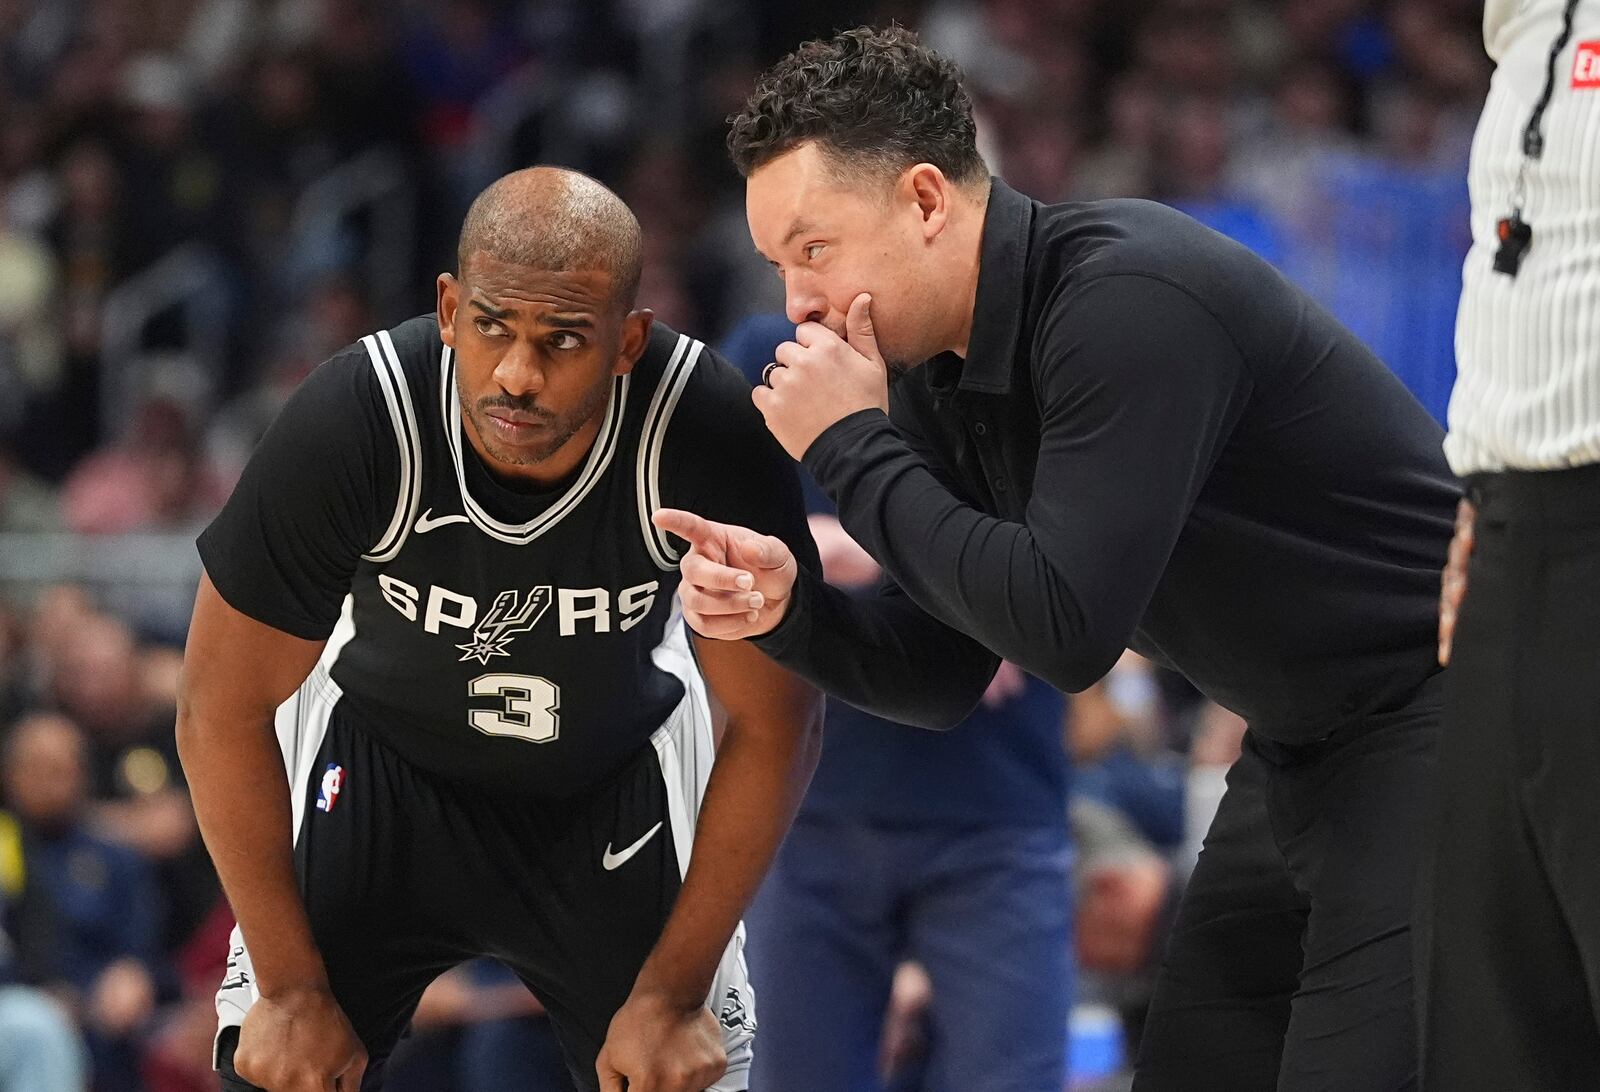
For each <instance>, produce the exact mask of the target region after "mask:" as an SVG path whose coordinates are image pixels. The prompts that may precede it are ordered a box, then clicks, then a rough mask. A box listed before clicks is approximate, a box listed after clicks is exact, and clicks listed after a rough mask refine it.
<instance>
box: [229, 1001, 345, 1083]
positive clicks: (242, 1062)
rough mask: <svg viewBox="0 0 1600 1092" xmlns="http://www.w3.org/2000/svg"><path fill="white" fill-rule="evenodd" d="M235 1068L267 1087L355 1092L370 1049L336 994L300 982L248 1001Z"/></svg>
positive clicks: (252, 1080)
mask: <svg viewBox="0 0 1600 1092" xmlns="http://www.w3.org/2000/svg"><path fill="white" fill-rule="evenodd" d="M233 1070H234V1072H235V1073H237V1074H238V1075H239V1076H240V1077H242V1078H244V1079H245V1080H247V1081H249V1082H250V1083H251V1084H253V1085H256V1086H257V1087H259V1088H264V1089H266V1090H267V1092H357V1089H359V1088H360V1087H361V1078H362V1076H363V1075H364V1074H365V1073H366V1071H367V1052H366V1049H365V1048H364V1047H363V1046H362V1045H361V1040H360V1039H358V1038H356V1033H355V1029H354V1028H352V1027H351V1026H350V1021H349V1019H348V1018H347V1017H346V1016H345V1014H344V1010H343V1009H341V1008H340V1007H339V1003H338V1002H337V1001H335V1000H334V999H333V994H332V993H330V992H328V990H327V988H326V987H323V988H316V987H305V986H302V987H296V988H294V989H290V990H285V991H283V992H282V993H278V994H274V995H272V996H270V997H269V996H267V995H265V994H263V995H262V996H261V997H260V998H259V999H258V1000H257V1001H256V1003H255V1004H253V1005H251V1006H250V1011H249V1012H247V1013H245V1017H244V1024H243V1025H242V1026H241V1027H240V1029H239V1048H238V1050H236V1051H235V1052H234V1055H233Z"/></svg>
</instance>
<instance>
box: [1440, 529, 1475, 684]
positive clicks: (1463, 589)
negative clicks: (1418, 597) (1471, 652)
mask: <svg viewBox="0 0 1600 1092" xmlns="http://www.w3.org/2000/svg"><path fill="white" fill-rule="evenodd" d="M1477 518H1478V510H1477V509H1476V508H1474V507H1473V506H1472V502H1471V501H1469V500H1466V499H1465V498H1463V499H1462V501H1461V503H1460V504H1459V505H1457V506H1456V533H1455V537H1454V538H1452V539H1451V540H1450V554H1449V556H1448V558H1447V559H1446V560H1445V564H1444V572H1443V573H1441V574H1440V575H1439V666H1441V667H1444V666H1446V665H1448V664H1449V663H1450V646H1451V644H1452V643H1453V642H1454V641H1455V636H1456V616H1457V615H1459V614H1460V613H1461V603H1462V601H1463V600H1464V599H1466V597H1467V564H1468V563H1469V562H1470V561H1471V560H1472V535H1473V527H1474V524H1476V522H1477Z"/></svg>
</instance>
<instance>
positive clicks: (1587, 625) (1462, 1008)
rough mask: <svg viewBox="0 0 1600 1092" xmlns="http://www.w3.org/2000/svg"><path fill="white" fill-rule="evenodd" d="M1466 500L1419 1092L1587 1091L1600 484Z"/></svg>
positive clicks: (1593, 1000) (1597, 877) (1595, 1018)
mask: <svg viewBox="0 0 1600 1092" xmlns="http://www.w3.org/2000/svg"><path fill="white" fill-rule="evenodd" d="M1469 493H1470V495H1471V496H1472V497H1473V498H1474V500H1475V501H1476V503H1477V506H1478V517H1477V533H1476V543H1475V547H1474V552H1473V556H1472V561H1471V565H1470V567H1469V569H1468V575H1467V593H1466V601H1465V603H1464V604H1463V607H1462V612H1461V614H1460V615H1459V616H1458V620H1457V627H1456V635H1455V643H1454V648H1453V650H1452V653H1451V666H1450V670H1449V672H1448V673H1447V674H1448V676H1449V684H1448V686H1447V687H1446V704H1445V737H1444V744H1443V746H1442V748H1441V753H1440V780H1439V785H1440V788H1439V803H1440V822H1439V827H1438V836H1437V839H1436V846H1435V850H1434V854H1433V859H1432V862H1431V868H1430V876H1429V882H1428V884H1427V886H1426V889H1425V890H1426V895H1425V901H1424V903H1423V918H1422V921H1421V928H1419V930H1418V935H1419V941H1420V942H1421V945H1422V947H1421V955H1420V959H1419V968H1420V970H1421V972H1422V985H1423V993H1422V1035H1423V1048H1422V1050H1423V1080H1424V1086H1425V1088H1426V1089H1427V1092H1474V1090H1477V1089H1485V1090H1493V1092H1567V1090H1569V1089H1574V1090H1576V1089H1600V467H1588V468H1583V469H1579V470H1565V471H1555V472H1547V473H1507V474H1497V475H1492V476H1487V477H1484V478H1481V479H1474V480H1473V481H1472V482H1471V483H1470V490H1469Z"/></svg>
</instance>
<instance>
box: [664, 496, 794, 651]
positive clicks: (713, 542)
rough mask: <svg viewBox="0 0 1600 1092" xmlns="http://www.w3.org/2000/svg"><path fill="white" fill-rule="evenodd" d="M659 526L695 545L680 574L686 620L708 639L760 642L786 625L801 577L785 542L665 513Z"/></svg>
mask: <svg viewBox="0 0 1600 1092" xmlns="http://www.w3.org/2000/svg"><path fill="white" fill-rule="evenodd" d="M655 525H656V526H657V527H659V528H661V529H662V530H663V531H666V532H668V533H670V534H674V535H677V536H678V537H679V538H681V539H684V540H685V541H687V542H688V543H689V552H688V553H686V554H684V555H683V560H682V561H681V562H679V565H678V569H679V572H681V573H682V575H683V583H682V584H681V585H679V587H678V594H679V596H680V597H681V598H682V600H683V616H684V618H686V619H688V622H689V626H690V628H692V629H693V630H694V631H695V632H696V633H698V634H700V636H702V637H711V638H715V639H717V640H723V641H737V640H741V639H743V638H745V637H759V636H760V635H761V634H763V633H767V632H769V631H770V630H771V629H772V628H773V627H775V626H776V625H777V624H778V623H779V622H781V621H783V615H784V612H785V611H787V610H788V609H789V596H790V595H791V594H792V593H793V592H794V581H795V576H796V574H797V573H798V572H799V568H798V566H797V565H796V564H795V560H794V554H793V553H792V552H791V551H790V549H789V547H787V546H785V545H784V544H783V541H782V540H781V539H777V538H773V537H772V536H771V535H762V534H757V533H756V532H755V531H752V530H750V529H749V528H748V527H735V526H733V525H732V524H729V523H713V522H711V521H710V520H708V519H702V518H701V517H699V516H697V515H695V514H694V513H693V512H683V511H680V510H678V509H676V508H663V509H661V510H660V511H659V512H657V513H656V514H655Z"/></svg>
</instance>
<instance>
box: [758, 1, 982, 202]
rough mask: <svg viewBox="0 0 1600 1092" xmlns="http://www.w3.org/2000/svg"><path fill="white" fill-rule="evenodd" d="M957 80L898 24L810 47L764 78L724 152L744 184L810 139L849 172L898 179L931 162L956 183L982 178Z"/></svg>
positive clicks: (953, 70) (948, 63)
mask: <svg viewBox="0 0 1600 1092" xmlns="http://www.w3.org/2000/svg"><path fill="white" fill-rule="evenodd" d="M961 79H962V75H961V69H960V68H959V67H958V66H957V65H956V63H955V62H954V61H952V60H950V59H949V58H948V57H944V56H941V55H940V54H938V53H935V52H934V51H933V50H931V49H929V48H928V47H927V46H925V45H923V44H922V42H921V40H920V39H918V37H917V36H916V34H915V33H913V32H912V31H909V30H907V29H906V28H904V27H901V26H888V27H885V28H883V29H882V30H875V29H873V28H872V27H856V28H855V29H854V30H846V31H843V32H841V33H839V34H836V35H835V36H834V37H832V38H830V39H827V40H826V41H824V40H821V39H818V40H816V41H811V42H806V43H805V44H804V45H802V46H801V47H800V48H799V49H797V50H795V51H794V52H793V53H791V54H789V55H788V56H787V57H785V58H783V60H781V61H779V62H778V63H777V64H775V65H773V66H772V67H771V68H770V69H768V70H767V71H766V72H765V73H763V74H762V76H761V78H760V79H758V80H757V81H756V87H755V90H754V91H753V92H752V93H751V95H750V98H749V100H748V101H747V102H746V103H745V105H744V109H743V110H742V111H740V112H739V113H737V114H735V115H733V116H732V117H730V118H729V119H728V124H729V125H730V126H732V128H731V129H730V130H729V132H728V153H729V154H730V155H731V156H732V157H733V165H734V166H735V167H736V168H738V171H739V173H740V174H741V175H743V176H744V177H746V178H748V177H750V173H751V172H752V171H754V170H755V169H756V168H758V167H760V166H762V165H763V164H765V163H768V162H770V161H771V160H773V159H776V158H777V157H779V156H781V155H783V154H784V153H785V152H788V151H791V150H792V149H794V148H796V147H798V146H799V145H801V144H804V143H805V142H807V141H812V140H814V141H816V142H817V143H818V144H819V146H821V148H822V150H823V151H825V152H827V153H828V154H829V155H830V156H831V157H832V158H833V159H834V160H835V162H836V163H837V164H838V165H839V166H840V167H842V168H844V169H846V170H865V171H868V172H872V173H882V174H886V175H897V174H899V173H900V172H901V171H903V170H905V169H906V168H907V167H909V166H911V165H912V164H914V163H932V164H933V165H934V166H935V167H938V168H939V169H940V170H941V171H943V172H944V173H945V176H946V177H948V178H950V179H951V180H952V181H954V182H958V183H967V182H976V181H979V180H980V179H984V178H987V177H988V174H989V169H988V167H987V166H986V165H985V164H984V162H983V156H981V155H979V154H978V144H977V126H976V125H975V124H974V123H973V120H972V100H971V99H969V98H968V97H967V93H966V91H965V90H963V89H962V86H961Z"/></svg>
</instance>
